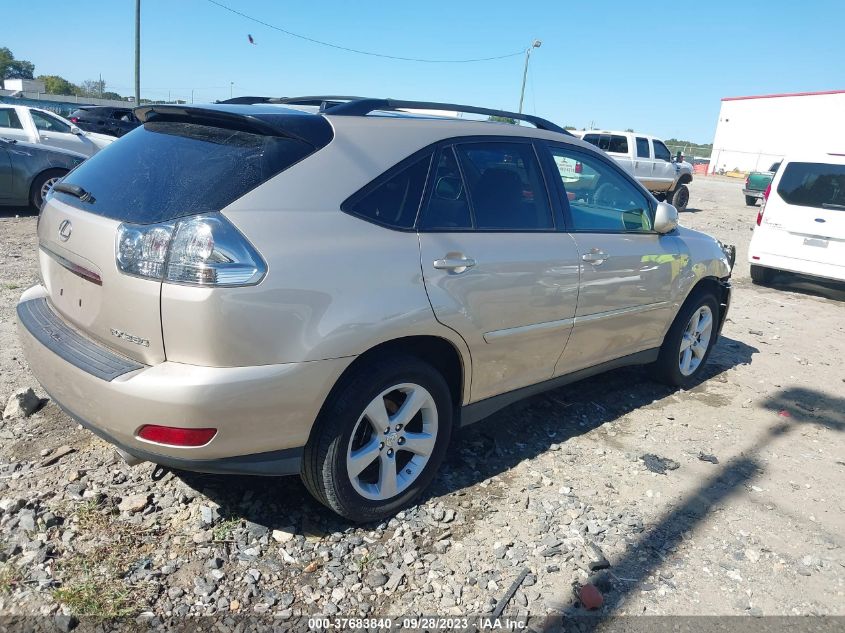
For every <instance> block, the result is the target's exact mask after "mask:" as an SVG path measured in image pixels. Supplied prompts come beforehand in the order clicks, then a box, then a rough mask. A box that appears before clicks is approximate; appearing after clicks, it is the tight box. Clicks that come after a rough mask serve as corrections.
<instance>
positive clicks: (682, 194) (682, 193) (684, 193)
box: [670, 185, 689, 211]
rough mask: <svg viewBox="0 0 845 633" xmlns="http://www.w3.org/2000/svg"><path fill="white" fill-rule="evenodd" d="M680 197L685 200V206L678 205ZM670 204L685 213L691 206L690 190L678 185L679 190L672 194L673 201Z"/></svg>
mask: <svg viewBox="0 0 845 633" xmlns="http://www.w3.org/2000/svg"><path fill="white" fill-rule="evenodd" d="M679 194H680V195H679ZM679 197H681V198H685V200H684V204H683V205H678V204H676V201H677V200H678V198H679ZM670 202H671V204H672V205H674V207H675V208H676V209H677V210H678V211H685V210H686V208H687V206H688V205H689V188H688V187H687V186H686V185H678V188H677V189H675V191H674V192H672V199H671V201H670Z"/></svg>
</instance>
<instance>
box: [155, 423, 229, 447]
mask: <svg viewBox="0 0 845 633" xmlns="http://www.w3.org/2000/svg"><path fill="white" fill-rule="evenodd" d="M215 435H217V429H210V428H206V429H185V428H181V427H177V426H159V425H158V424H145V425H144V426H142V427H141V428H140V429H138V437H139V438H140V439H142V440H147V441H148V442H155V443H156V444H167V445H168V446H204V445H205V444H208V443H209V442H210V441H211V439H212V438H213V437H214V436H215Z"/></svg>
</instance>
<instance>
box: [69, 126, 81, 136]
mask: <svg viewBox="0 0 845 633" xmlns="http://www.w3.org/2000/svg"><path fill="white" fill-rule="evenodd" d="M70 133H71V134H76V135H77V136H79V135H80V134H82V130H80V129H79V128H78V127H76V126H75V125H71V126H70Z"/></svg>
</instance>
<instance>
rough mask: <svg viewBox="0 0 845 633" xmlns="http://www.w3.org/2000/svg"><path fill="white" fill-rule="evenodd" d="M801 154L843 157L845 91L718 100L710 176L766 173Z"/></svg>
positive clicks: (844, 148) (844, 149)
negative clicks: (740, 172) (718, 107)
mask: <svg viewBox="0 0 845 633" xmlns="http://www.w3.org/2000/svg"><path fill="white" fill-rule="evenodd" d="M803 151H820V152H836V153H845V90H828V91H825V92H795V93H791V94H773V95H759V96H751V97H725V98H723V99H722V107H721V110H720V111H719V122H718V123H717V124H716V135H715V137H714V138H713V153H712V154H711V157H710V167H709V170H710V173H715V172H718V171H719V170H724V171H732V170H737V171H746V172H747V171H757V170H762V171H765V170H767V169H768V168H769V166H770V165H771V164H772V163H774V162H776V161H778V160H780V159H781V158H783V157H784V156H785V155H787V154H791V153H794V152H803Z"/></svg>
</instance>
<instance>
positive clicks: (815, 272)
mask: <svg viewBox="0 0 845 633" xmlns="http://www.w3.org/2000/svg"><path fill="white" fill-rule="evenodd" d="M755 258H756V259H755ZM748 262H749V263H750V264H752V265H754V266H763V267H764V268H773V269H775V270H784V271H787V272H791V273H799V274H802V275H808V276H810V277H819V278H821V279H832V280H834V281H845V265H842V266H839V265H836V264H824V263H820V262H814V261H811V260H807V259H798V258H795V257H784V256H783V255H772V254H769V253H756V252H754V251H753V250H752V251H751V252H750V253H749V255H748Z"/></svg>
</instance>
